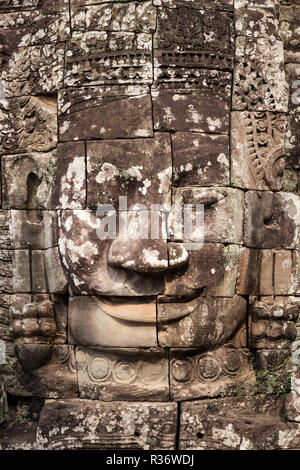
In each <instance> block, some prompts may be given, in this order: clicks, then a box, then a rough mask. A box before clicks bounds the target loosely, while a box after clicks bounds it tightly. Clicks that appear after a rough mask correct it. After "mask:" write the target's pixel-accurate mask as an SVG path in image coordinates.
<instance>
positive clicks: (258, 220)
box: [244, 191, 299, 248]
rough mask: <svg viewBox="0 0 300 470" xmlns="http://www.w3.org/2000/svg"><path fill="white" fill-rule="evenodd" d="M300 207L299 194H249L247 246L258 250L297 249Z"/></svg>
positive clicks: (245, 237)
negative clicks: (299, 211) (299, 210)
mask: <svg viewBox="0 0 300 470" xmlns="http://www.w3.org/2000/svg"><path fill="white" fill-rule="evenodd" d="M298 207H299V201H298V196H297V195H295V194H291V193H284V192H281V193H275V194H274V193H271V192H267V191H265V192H262V193H259V192H255V191H248V192H247V193H246V195H245V235H244V241H245V244H246V245H247V246H250V247H256V248H296V246H297V239H298V230H299V221H298V218H299V216H298Z"/></svg>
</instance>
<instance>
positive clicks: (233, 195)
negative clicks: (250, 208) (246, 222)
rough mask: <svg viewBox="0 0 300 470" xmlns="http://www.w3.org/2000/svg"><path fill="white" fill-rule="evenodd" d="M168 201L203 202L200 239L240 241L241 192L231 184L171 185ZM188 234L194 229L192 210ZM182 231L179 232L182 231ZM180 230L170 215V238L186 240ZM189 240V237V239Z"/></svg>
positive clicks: (179, 203) (241, 229)
mask: <svg viewBox="0 0 300 470" xmlns="http://www.w3.org/2000/svg"><path fill="white" fill-rule="evenodd" d="M172 203H173V204H177V205H178V206H180V207H182V208H183V205H184V204H192V205H193V211H194V210H195V208H196V204H203V206H204V234H203V235H204V241H205V242H214V243H222V242H223V243H224V242H225V243H237V244H240V243H242V236H243V235H242V234H243V216H244V214H243V212H244V194H243V192H242V191H239V190H235V189H233V188H222V187H216V186H215V187H214V188H194V187H188V188H184V187H182V188H175V189H174V190H173V194H172ZM190 218H191V223H192V235H193V236H195V237H196V234H194V230H197V226H196V225H195V220H193V219H194V216H193V212H192V216H191V217H190ZM182 232H183V233H182ZM185 232H186V231H185V230H183V231H182V230H181V226H180V225H178V223H177V220H176V218H174V219H173V220H172V219H171V234H172V237H173V239H174V240H181V239H182V240H183V241H190V240H189V239H190V238H193V237H190V236H189V233H188V234H186V233H185ZM191 241H193V240H191Z"/></svg>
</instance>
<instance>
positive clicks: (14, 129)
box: [0, 95, 57, 154]
mask: <svg viewBox="0 0 300 470" xmlns="http://www.w3.org/2000/svg"><path fill="white" fill-rule="evenodd" d="M0 120H1V129H0V143H1V154H12V153H22V152H29V151H33V152H34V151H38V152H47V151H48V150H51V149H53V148H54V147H55V146H56V142H57V103H56V98H55V97H54V96H51V95H44V96H43V95H42V96H25V97H20V98H11V99H9V100H3V101H1V104H0Z"/></svg>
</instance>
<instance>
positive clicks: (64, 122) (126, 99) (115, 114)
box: [58, 85, 153, 141]
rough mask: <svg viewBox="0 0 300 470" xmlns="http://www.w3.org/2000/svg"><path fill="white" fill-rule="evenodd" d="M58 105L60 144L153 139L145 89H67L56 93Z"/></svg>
mask: <svg viewBox="0 0 300 470" xmlns="http://www.w3.org/2000/svg"><path fill="white" fill-rule="evenodd" d="M87 91H88V94H87ZM58 104H59V130H60V140H62V141H65V140H78V139H113V138H131V137H152V135H153V125H152V108H151V98H150V93H149V89H148V87H146V86H117V85H115V86H113V87H111V86H102V87H89V88H88V90H87V89H86V88H67V89H65V90H63V91H61V92H60V94H59V103H58Z"/></svg>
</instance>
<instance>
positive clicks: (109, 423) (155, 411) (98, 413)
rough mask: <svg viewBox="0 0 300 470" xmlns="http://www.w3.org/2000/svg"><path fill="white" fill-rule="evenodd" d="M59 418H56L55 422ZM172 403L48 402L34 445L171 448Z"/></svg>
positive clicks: (174, 410) (173, 431)
mask: <svg viewBox="0 0 300 470" xmlns="http://www.w3.org/2000/svg"><path fill="white" fill-rule="evenodd" d="M58 416H59V419H58ZM176 422H177V407H176V404H175V403H139V402H137V403H126V402H118V403H101V402H96V401H92V400H78V399H77V400H49V401H46V405H45V407H44V408H43V410H42V413H41V418H40V422H39V428H38V433H37V442H38V444H39V446H40V448H42V449H48V450H50V449H52V450H54V449H57V450H58V449H111V448H114V449H116V450H117V449H126V450H128V449H143V450H151V449H156V450H160V449H161V450H170V449H175V439H176Z"/></svg>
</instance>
